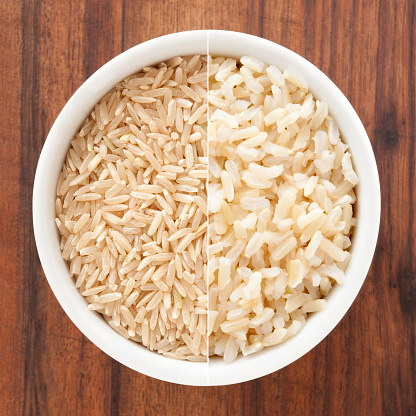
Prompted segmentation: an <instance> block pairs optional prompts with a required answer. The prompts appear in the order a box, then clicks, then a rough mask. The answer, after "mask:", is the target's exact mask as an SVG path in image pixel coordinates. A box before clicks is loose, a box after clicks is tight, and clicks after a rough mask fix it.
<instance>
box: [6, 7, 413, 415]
mask: <svg viewBox="0 0 416 416" xmlns="http://www.w3.org/2000/svg"><path fill="white" fill-rule="evenodd" d="M415 23H416V4H415V1H414V0H401V1H400V0H397V1H395V0H373V1H351V0H313V1H310V0H293V1H272V0H259V1H249V0H240V1H235V0H231V1H219V0H210V1H203V0H201V1H191V0H183V1H173V0H167V1H155V0H153V1H150V0H144V1H139V2H137V1H133V0H124V1H122V2H120V1H115V0H105V1H99V0H92V1H87V0H77V1H62V0H58V1H54V0H38V1H34V0H32V1H21V0H17V1H10V0H3V1H2V2H0V39H1V44H2V54H1V57H0V69H1V70H0V94H1V100H0V106H1V114H2V117H1V118H0V138H1V150H0V212H1V215H0V234H1V236H2V238H1V240H0V270H1V272H0V273H1V275H0V289H1V293H2V294H3V296H2V300H1V302H0V352H1V357H0V402H1V403H2V405H1V406H0V415H7V416H8V415H13V416H14V415H83V414H92V415H154V414H163V415H202V414H207V415H209V414H213V415H214V414H215V415H262V414H265V415H275V414H279V415H280V414H285V415H314V414H316V415H413V414H416V411H415V409H416V358H415V357H416V347H415V334H416V262H415V258H416V247H415V237H414V236H415V235H416V221H415V215H414V206H415V203H416V194H415V192H414V190H415V189H416V179H415V163H414V160H415V157H416V154H415V139H416V137H415V131H416V109H415V95H416V84H415V78H416V54H415V46H416V39H415V37H416V32H415ZM190 29H228V30H236V31H241V32H246V33H251V34H254V35H258V36H263V37H264V38H266V39H270V40H272V41H274V42H277V43H280V44H282V45H283V46H286V47H288V48H290V49H292V50H293V51H295V52H297V53H299V54H300V55H302V56H304V57H305V58H306V59H308V60H309V61H311V62H312V63H314V64H315V65H317V66H318V67H319V68H320V69H321V70H323V71H324V72H325V73H326V74H327V75H328V76H329V77H330V78H331V79H332V80H333V81H334V82H335V84H337V85H338V86H339V88H340V89H341V90H342V91H343V92H344V94H345V95H346V96H347V98H348V99H349V100H350V101H351V103H352V105H353V106H354V108H355V109H356V111H357V113H358V115H359V116H360V118H361V119H362V121H363V123H364V126H365V128H366V130H367V132H368V134H369V136H370V140H371V142H372V145H373V148H374V152H375V155H376V159H377V163H378V167H379V173H380V180H381V187H382V218H381V228H380V238H379V243H378V247H377V251H376V255H375V258H374V261H373V265H372V268H371V270H370V273H369V275H368V277H367V280H366V282H365V284H364V286H363V289H362V290H361V292H360V294H359V296H358V298H357V300H356V302H355V303H354V304H353V306H352V307H351V309H350V311H349V312H348V313H347V315H346V316H345V317H344V319H343V320H342V321H341V323H340V324H339V325H338V326H337V327H336V328H335V330H334V331H333V332H331V334H330V335H329V336H328V337H327V338H326V339H325V340H324V341H323V342H322V343H321V344H319V345H318V346H317V347H316V348H315V349H314V350H312V351H311V352H310V353H308V354H307V355H306V356H304V357H302V358H301V359H299V360H298V361H296V362H295V363H293V364H291V365H290V366H288V367H286V368H284V369H282V370H280V371H278V372H276V373H273V374H271V375H269V376H266V377H263V378H261V379H259V380H255V381H252V382H247V383H243V384H239V385H234V386H227V387H210V388H197V387H186V386H178V385H174V384H169V383H164V382H160V381H157V380H154V379H151V378H149V377H146V376H143V375H141V374H139V373H136V372H133V371H131V370H129V369H128V368H126V367H124V366H122V365H120V364H119V363H117V362H116V361H114V360H112V359H111V358H109V357H108V356H106V355H105V354H104V353H102V352H101V351H100V350H99V349H98V348H96V347H95V346H94V345H93V344H91V343H90V342H89V341H88V340H87V339H86V338H85V337H84V336H83V335H82V334H81V333H80V332H79V331H78V329H77V328H76V327H75V326H74V325H73V324H72V322H71V321H70V320H69V319H68V318H67V317H66V315H65V313H64V312H63V310H62V309H61V307H60V306H59V304H58V303H57V301H56V299H55V298H54V296H53V294H52V292H51V290H50V289H49V286H48V284H47V282H46V279H45V278H44V275H43V272H42V269H41V266H40V263H39V260H38V257H37V253H36V247H35V242H34V238H33V229H32V228H33V227H32V220H31V193H32V185H33V178H34V173H35V169H36V163H37V159H38V156H39V154H40V151H41V148H42V145H43V142H44V140H45V138H46V136H47V133H48V131H49V129H50V127H51V126H52V124H53V122H54V120H55V118H56V117H57V115H58V114H59V112H60V111H61V109H62V107H63V106H64V104H65V103H66V101H67V100H68V99H69V97H70V96H71V95H72V94H73V93H74V92H75V90H76V89H77V88H78V87H79V86H80V85H81V84H82V82H83V81H85V79H86V78H87V77H89V76H90V75H91V74H92V73H93V72H94V71H95V70H96V69H98V68H99V67H100V66H101V65H103V64H104V63H105V62H107V61H108V60H109V59H111V58H112V57H114V56H116V55H117V54H119V53H120V52H122V51H123V50H125V49H127V48H129V47H131V46H133V45H136V44H137V43H140V42H143V41H145V40H147V39H150V38H154V37H156V36H160V35H163V34H167V33H171V32H175V31H182V30H190Z"/></svg>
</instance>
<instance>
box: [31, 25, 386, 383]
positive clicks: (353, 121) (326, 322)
mask: <svg viewBox="0 0 416 416" xmlns="http://www.w3.org/2000/svg"><path fill="white" fill-rule="evenodd" d="M207 48H209V49H207ZM207 50H209V53H210V54H212V55H216V56H219V55H224V56H230V57H235V58H240V57H241V56H243V55H251V56H255V57H257V58H259V59H261V60H263V61H264V62H266V63H267V64H273V65H276V66H277V67H280V68H282V69H284V68H288V67H290V68H293V69H296V70H298V71H299V72H300V73H302V75H303V76H304V77H305V78H306V80H307V81H308V84H309V86H310V90H311V92H312V93H313V94H314V95H315V97H317V98H321V99H324V100H326V101H327V102H328V104H329V109H330V113H331V115H332V116H334V118H335V119H336V121H337V123H338V125H339V128H340V131H341V134H342V137H343V140H344V141H345V142H346V143H347V144H348V145H349V146H350V149H351V153H352V155H353V163H354V168H355V170H356V172H357V174H358V176H359V178H360V184H359V186H358V187H357V200H358V201H360V203H359V204H358V205H357V208H356V216H357V227H356V229H355V232H354V243H353V245H352V259H351V263H350V265H349V267H348V270H347V273H346V279H345V283H344V284H343V285H342V286H340V285H336V286H335V287H334V288H333V289H332V291H331V293H330V295H329V296H328V299H329V300H330V301H329V302H328V305H327V308H326V309H325V310H324V311H322V312H319V313H318V314H312V316H310V317H309V318H308V320H307V324H306V326H305V328H304V329H303V330H302V331H301V332H300V333H298V334H297V335H295V336H294V337H293V338H291V339H289V340H287V341H286V342H284V343H283V344H281V345H278V346H275V347H269V348H266V349H264V350H263V351H261V352H260V353H258V354H254V355H252V356H248V357H244V358H243V357H239V358H237V359H236V360H235V361H234V362H233V363H231V364H224V363H223V361H222V359H220V358H214V359H211V360H210V363H209V365H208V364H204V363H192V362H183V361H176V360H171V359H168V358H165V357H163V356H161V355H158V354H156V353H153V352H150V351H148V350H147V349H146V348H144V347H142V346H140V345H139V344H137V343H135V342H132V341H128V340H125V339H124V338H123V337H121V336H120V335H118V334H117V333H116V332H114V331H113V330H112V329H111V328H110V327H109V326H108V325H107V323H106V322H105V321H104V320H103V319H102V317H101V316H100V315H99V314H97V313H93V312H91V311H89V310H88V309H87V304H86V301H85V300H84V299H83V298H82V297H81V296H80V295H79V293H78V291H77V289H76V288H75V286H74V284H73V282H72V279H71V278H70V277H69V273H68V267H67V264H66V262H65V261H64V260H63V259H62V258H61V252H60V247H59V236H58V233H57V230H56V227H55V222H54V218H55V208H54V207H55V196H56V182H57V178H58V175H59V173H60V171H61V168H62V163H63V161H64V159H65V155H66V152H67V149H68V147H69V144H70V141H71V139H72V137H73V135H74V134H75V132H76V131H77V130H78V128H79V126H80V125H81V123H82V122H83V120H84V119H85V117H86V116H87V115H88V114H89V112H90V111H91V109H92V108H93V107H94V105H95V103H96V102H98V101H99V100H100V99H101V97H102V96H103V95H105V93H106V92H107V91H109V90H110V89H111V88H112V87H113V86H114V85H115V84H116V83H117V82H119V81H121V80H122V79H123V78H125V77H126V76H128V75H131V74H133V73H136V72H138V71H140V69H141V68H143V67H144V66H148V65H153V64H157V63H159V62H161V61H164V60H167V59H169V58H171V57H173V56H177V55H190V54H195V53H199V54H206V53H207ZM379 217H380V188H379V180H378V174H377V167H376V163H375V159H374V155H373V152H372V149H371V145H370V142H369V140H368V137H367V134H366V132H365V129H364V127H363V125H362V123H361V121H360V120H359V117H358V116H357V114H356V113H355V111H354V109H353V108H352V106H351V104H350V103H349V102H348V100H347V99H346V98H345V96H344V95H343V94H342V93H341V91H340V90H339V89H338V88H337V87H336V86H335V85H334V84H333V83H332V82H331V81H330V80H329V79H328V78H327V77H326V76H325V75H324V74H323V73H322V72H321V71H319V70H318V69H317V68H316V67H315V66H313V65H312V64H311V63H309V62H308V61H306V60H305V59H303V58H302V57H300V56H299V55H297V54H295V53H294V52H292V51H289V50H288V49H286V48H283V47H282V46H279V45H277V44H275V43H272V42H269V41H267V40H264V39H261V38H257V37H254V36H250V35H246V34H242V33H236V32H225V31H192V32H182V33H175V34H171V35H167V36H163V37H161V38H157V39H153V40H151V41H148V42H145V43H143V44H140V45H138V46H136V47H134V48H132V49H129V50H128V51H126V52H124V53H122V54H121V55H119V56H117V57H116V58H114V59H113V60H111V61H110V62H108V63H107V64H106V65H104V66H103V67H102V68H100V69H99V70H98V71H97V72H96V73H94V74H93V75H92V76H91V77H90V78H89V79H88V80H87V81H86V82H85V83H84V84H82V86H81V87H80V88H79V89H78V90H77V91H76V93H75V94H74V95H73V96H72V98H71V99H70V100H69V101H68V103H67V104H66V106H65V107H64V109H63V110H62V112H61V113H60V115H59V116H58V118H57V120H56V122H55V123H54V125H53V127H52V129H51V131H50V133H49V135H48V138H47V140H46V142H45V145H44V148H43V150H42V154H41V156H40V159H39V163H38V167H37V171H36V178H35V184H34V192H33V221H34V231H35V238H36V244H37V247H38V252H39V257H40V260H41V263H42V266H43V269H44V271H45V275H46V277H47V279H48V281H49V284H50V286H51V288H52V290H53V292H54V294H55V296H56V297H57V299H58V301H59V303H60V304H61V306H62V307H63V308H64V310H65V312H66V313H67V315H68V316H69V318H70V319H71V320H72V321H73V322H74V324H75V325H76V326H77V327H78V328H79V329H80V330H81V331H82V332H83V333H84V335H85V336H87V337H88V338H89V339H90V340H91V341H92V342H93V343H94V344H96V345H97V346H98V347H99V348H100V349H102V350H103V351H104V352H105V353H107V354H108V355H110V356H111V357H113V358H114V359H116V360H117V361H119V362H121V363H122V364H124V365H126V366H128V367H130V368H132V369H134V370H136V371H139V372H141V373H143V374H146V375H149V376H151V377H154V378H158V379H161V380H165V381H170V382H175V383H180V384H189V385H207V384H209V385H224V384H232V383H238V382H243V381H247V380H251V379H254V378H257V377H261V376H263V375H266V374H269V373H271V372H273V371H276V370H278V369H280V368H282V367H284V366H286V365H288V364H290V363H291V362H293V361H295V360H296V359H298V358H299V357H301V356H302V355H304V354H305V353H306V352H308V351H309V350H310V349H312V348H313V347H314V346H315V345H316V344H318V343H319V342H320V341H321V340H322V339H323V338H325V336H326V335H328V333H329V332H330V331H331V330H332V329H333V328H334V326H335V325H336V324H337V323H338V322H339V320H340V319H341V318H342V316H343V315H344V314H345V313H346V312H347V310H348V308H349V307H350V305H351V303H352V302H353V300H354V299H355V297H356V295H357V294H358V291H359V289H360V287H361V285H362V283H363V282H364V279H365V276H366V274H367V272H368V269H369V267H370V264H371V259H372V256H373V253H374V249H375V245H376V241H377V235H378V225H379Z"/></svg>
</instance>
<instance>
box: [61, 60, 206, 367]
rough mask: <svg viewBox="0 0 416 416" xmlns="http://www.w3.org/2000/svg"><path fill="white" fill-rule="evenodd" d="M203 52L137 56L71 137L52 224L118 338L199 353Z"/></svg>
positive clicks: (174, 352)
mask: <svg viewBox="0 0 416 416" xmlns="http://www.w3.org/2000/svg"><path fill="white" fill-rule="evenodd" d="M206 98H207V57H206V56H199V55H196V56H192V57H184V58H181V57H176V58H173V59H171V60H169V61H168V62H166V63H161V64H160V65H158V66H157V67H147V68H144V69H143V70H142V71H141V72H140V73H138V74H135V75H132V76H130V77H128V78H126V79H125V80H124V81H123V82H120V83H119V84H117V85H116V86H115V88H114V89H113V90H112V91H110V92H109V93H108V94H107V95H105V96H104V97H103V98H102V100H101V101H100V102H99V103H98V104H97V105H96V106H95V108H94V110H93V111H92V113H91V115H90V116H89V117H87V119H86V120H85V121H84V123H83V124H82V126H81V129H80V130H79V132H78V133H77V134H76V135H75V137H74V139H73V140H72V141H71V146H70V149H69V151H68V154H67V157H66V161H65V164H64V166H63V170H62V173H61V175H60V177H59V180H58V185H57V196H58V198H57V200H56V214H57V219H56V224H57V226H58V229H59V231H60V234H61V249H62V256H63V258H64V259H65V260H67V261H68V262H69V267H70V274H71V275H72V276H74V278H75V282H76V283H75V284H76V287H77V288H78V289H79V291H80V293H81V294H82V295H83V296H84V297H85V298H86V300H87V302H88V303H89V305H88V308H89V309H90V310H93V311H97V312H99V313H101V314H102V315H103V316H104V318H105V320H106V321H107V322H108V323H109V325H110V326H111V327H112V328H113V329H114V330H115V331H117V332H118V333H119V334H120V335H122V336H123V337H125V338H128V339H131V340H134V341H137V342H140V343H141V344H143V345H144V346H146V347H148V348H149V349H151V350H155V351H158V352H159V353H162V354H164V355H165V356H167V357H172V358H176V359H182V360H184V359H187V360H191V361H206V359H207V358H206V357H207V350H208V348H207V273H206V268H207V252H206V248H207V244H206V234H207V196H206V180H207V132H206V122H207V103H206Z"/></svg>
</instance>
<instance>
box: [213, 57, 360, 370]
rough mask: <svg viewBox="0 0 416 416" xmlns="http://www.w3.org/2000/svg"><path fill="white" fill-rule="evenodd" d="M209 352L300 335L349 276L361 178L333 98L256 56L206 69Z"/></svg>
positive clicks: (229, 355)
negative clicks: (321, 97)
mask: <svg viewBox="0 0 416 416" xmlns="http://www.w3.org/2000/svg"><path fill="white" fill-rule="evenodd" d="M208 100H209V104H210V108H209V124H208V132H209V137H208V143H209V162H208V166H209V185H208V210H209V264H208V274H209V277H208V279H209V303H208V305H209V312H208V313H209V315H208V323H209V327H208V335H209V354H210V355H214V354H215V355H221V356H224V360H225V361H226V362H230V361H232V360H234V359H235V358H236V356H237V354H238V353H239V352H242V353H243V355H248V354H252V353H255V352H257V351H260V350H261V349H263V348H264V347H266V346H269V345H276V344H279V343H281V342H283V341H284V340H286V339H287V338H289V337H291V336H293V335H294V334H295V333H297V332H298V331H299V330H300V329H301V328H302V327H303V325H304V324H305V319H306V317H307V315H308V314H309V313H311V312H316V311H320V310H321V309H323V308H324V306H325V303H326V301H325V300H324V299H323V297H324V296H325V295H327V293H328V292H329V291H330V289H331V287H332V285H333V284H334V283H335V282H338V283H342V281H343V280H344V272H345V269H346V267H347V265H348V262H349V260H350V253H349V252H348V251H346V250H347V249H348V248H349V246H350V244H351V242H350V238H349V236H350V234H351V228H352V226H353V225H354V222H355V220H354V218H353V209H352V206H353V204H354V202H355V194H354V191H353V188H354V186H355V185H356V184H357V183H358V178H357V175H356V174H355V172H354V171H353V169H352V165H351V154H350V153H349V152H348V151H347V147H348V146H346V145H345V144H344V143H342V141H341V139H340V135H339V131H338V128H337V125H336V123H335V121H334V120H333V118H332V117H331V116H330V115H329V114H328V105H327V104H326V103H325V102H323V101H318V100H315V98H314V97H313V96H312V94H311V93H310V92H309V91H308V85H307V84H306V82H305V80H304V79H303V78H302V77H301V76H300V75H298V74H296V73H294V72H293V71H290V70H286V71H284V73H282V72H281V71H280V70H279V69H277V68H276V67H274V66H267V65H265V64H264V63H263V62H261V61H259V60H258V59H256V58H252V57H247V56H245V57H242V58H241V60H240V63H238V64H237V62H236V61H235V60H234V59H230V58H228V59H227V58H222V57H218V58H215V59H212V60H211V61H210V64H209V96H208Z"/></svg>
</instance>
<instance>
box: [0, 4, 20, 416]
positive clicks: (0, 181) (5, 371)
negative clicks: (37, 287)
mask: <svg viewBox="0 0 416 416" xmlns="http://www.w3.org/2000/svg"><path fill="white" fill-rule="evenodd" d="M20 7H21V5H20V2H14V3H13V4H10V5H7V4H4V3H2V2H0V27H1V28H2V29H1V34H2V35H1V39H2V56H1V58H0V91H2V93H1V94H2V95H1V100H0V109H1V113H2V114H3V116H2V117H1V118H0V146H1V151H0V213H1V215H0V235H1V239H0V290H1V293H3V299H2V301H0V317H1V324H0V351H1V359H0V392H1V393H0V398H1V401H2V409H3V412H5V414H10V415H11V414H19V413H21V409H22V402H21V401H20V400H15V397H19V396H20V395H21V392H22V388H23V385H24V361H23V359H22V356H23V353H22V349H23V348H22V342H24V337H23V334H24V331H23V326H24V324H23V316H22V309H23V302H22V293H23V280H22V279H21V277H20V275H19V272H20V271H21V268H20V265H21V253H19V252H18V250H16V248H17V246H18V241H20V239H21V228H20V223H19V177H20V171H19V166H20V147H21V144H22V143H21V140H19V137H20V130H21V119H20V110H21V101H20V89H19V87H18V85H19V84H20V71H21V69H22V62H21V54H20V50H21V48H22V25H21V23H20ZM6 16H7V17H6ZM6 32H7V34H8V36H7V37H6V36H4V34H5V33H6ZM4 115H7V116H4Z"/></svg>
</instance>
